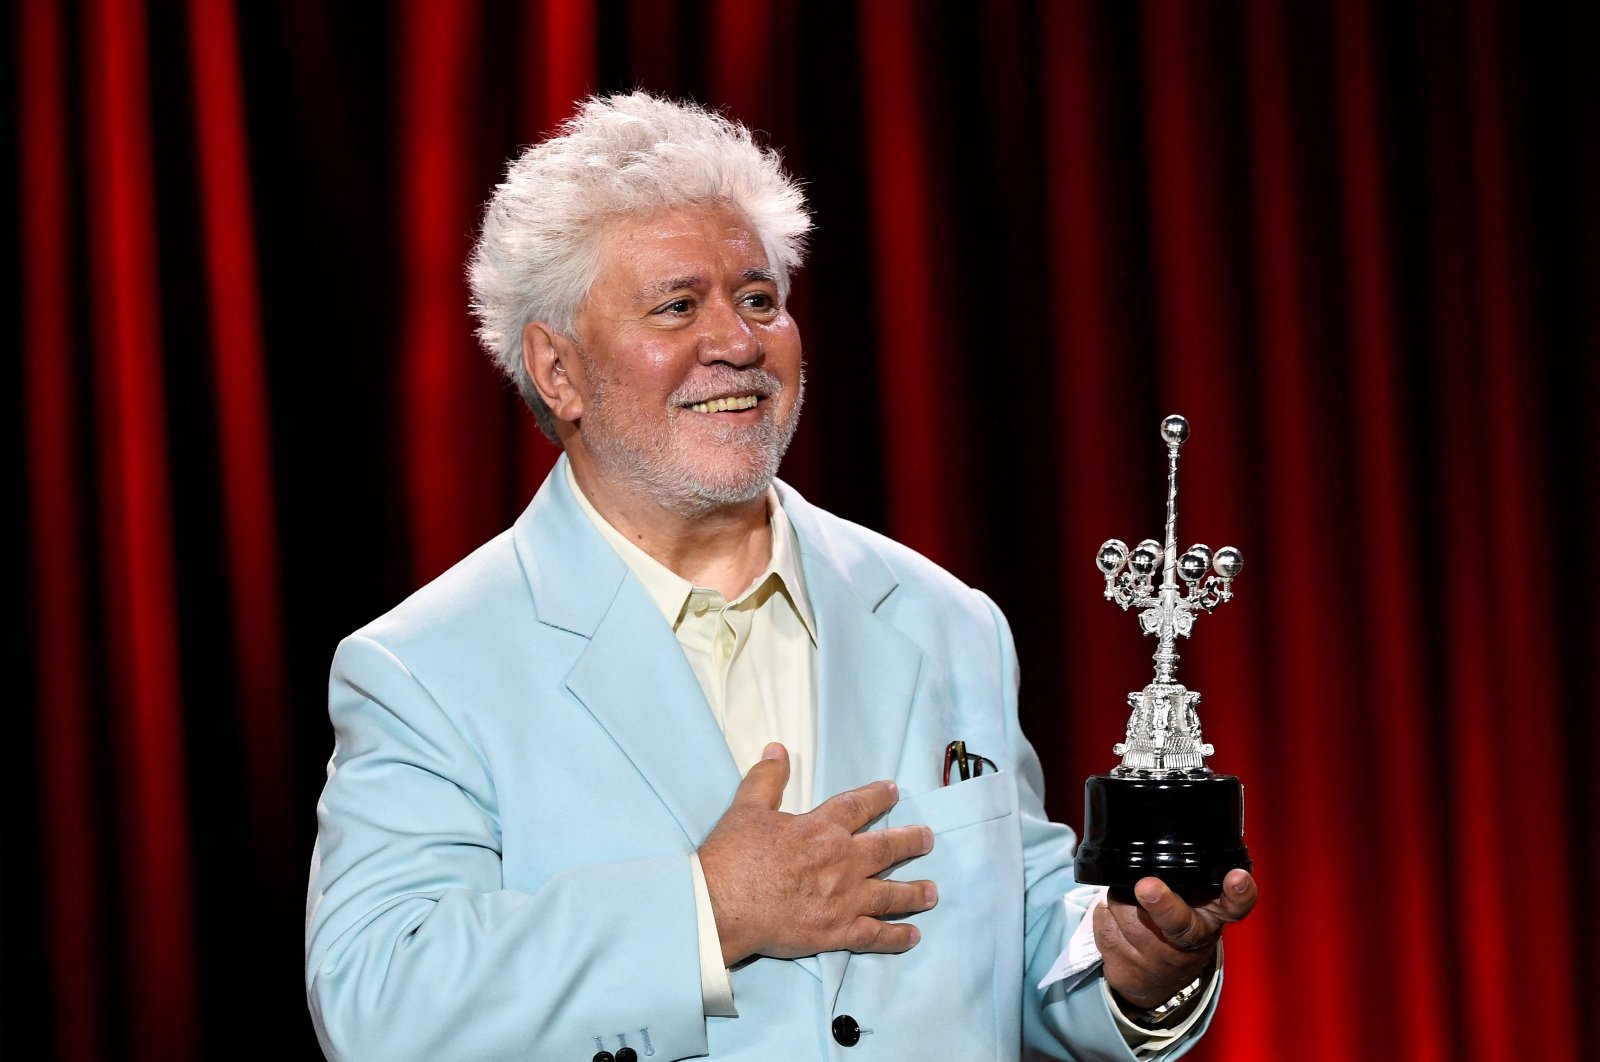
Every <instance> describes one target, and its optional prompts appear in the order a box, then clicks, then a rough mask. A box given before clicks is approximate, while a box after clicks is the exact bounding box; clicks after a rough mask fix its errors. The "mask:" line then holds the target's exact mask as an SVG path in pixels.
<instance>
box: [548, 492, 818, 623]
mask: <svg viewBox="0 0 1600 1062" xmlns="http://www.w3.org/2000/svg"><path fill="white" fill-rule="evenodd" d="M562 467H563V469H564V471H565V472H566V480H567V487H568V489H570V490H571V491H572V496H573V498H574V499H576V500H577V502H578V507H579V508H580V509H582V510H583V515H585V516H587V517H588V518H589V522H590V523H592V524H593V525H594V527H595V530H596V531H598V532H600V537H601V538H603V539H605V540H606V543H607V544H608V545H610V546H611V548H612V549H613V550H615V551H616V554H617V556H619V557H621V558H622V562H623V563H624V564H626V565H627V566H628V569H629V570H630V571H632V572H633V574H634V577H635V578H636V579H638V580H639V582H640V583H641V584H643V586H644V589H645V593H647V594H649V595H650V600H651V601H653V602H655V605H656V608H658V609H660V610H661V614H662V615H663V616H665V617H666V620H667V623H668V624H670V625H671V626H672V628H673V630H677V628H678V623H679V621H680V620H682V619H683V610H684V606H685V605H686V604H687V603H688V600H689V595H690V594H691V593H693V592H694V590H695V585H694V584H693V583H692V582H690V581H689V580H687V579H685V578H684V577H683V576H681V575H679V574H678V573H677V572H674V571H673V570H672V569H670V568H668V567H667V566H666V565H664V564H662V563H661V562H660V561H658V560H656V559H655V558H654V557H652V556H650V554H648V553H646V552H645V551H644V550H642V549H640V548H639V547H638V546H637V545H635V544H634V543H633V542H631V541H629V540H628V538H627V536H626V535H624V534H623V533H622V532H620V531H618V530H617V529H616V528H614V527H612V526H611V524H610V522H609V521H607V520H606V518H605V517H603V516H601V515H600V511H599V510H598V509H596V508H595V507H594V506H593V505H592V504H591V503H590V501H589V499H588V497H587V496H585V494H584V493H583V488H582V487H580V486H578V480H577V477H576V476H574V475H573V474H572V464H571V462H563V466H562ZM767 526H768V528H769V529H770V530H771V533H772V534H771V537H772V557H771V559H769V560H768V561H767V567H766V569H765V570H764V571H762V573H761V574H760V575H758V576H756V578H755V580H754V581H753V582H752V583H751V584H750V585H749V586H747V587H745V589H744V592H743V593H741V594H739V596H738V597H736V598H734V599H733V601H732V602H731V603H732V604H737V603H738V602H740V601H743V600H744V599H745V598H746V597H748V596H749V595H750V594H752V593H754V592H755V591H756V590H758V589H760V587H761V586H762V584H764V583H765V582H766V581H767V580H768V579H770V578H772V577H773V576H777V578H778V584H779V586H780V587H781V588H782V590H783V598H784V600H786V601H788V602H789V606H790V607H791V608H793V609H794V612H795V615H797V616H799V617H800V622H801V623H803V624H805V628H806V633H807V634H809V635H810V636H811V642H812V644H813V645H815V644H816V641H817V628H816V623H815V621H814V620H813V619H812V616H811V602H810V599H809V598H808V597H807V596H806V584H805V579H804V578H803V577H802V576H801V574H800V563H799V557H800V550H799V547H798V544H797V543H796V542H795V538H794V527H793V525H791V524H790V523H789V516H788V514H787V513H785V512H784V511H783V505H782V504H781V503H780V502H779V500H778V492H777V491H776V490H774V489H773V488H772V487H770V486H769V487H767Z"/></svg>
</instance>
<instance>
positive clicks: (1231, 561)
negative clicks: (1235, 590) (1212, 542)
mask: <svg viewBox="0 0 1600 1062" xmlns="http://www.w3.org/2000/svg"><path fill="white" fill-rule="evenodd" d="M1211 563H1212V565H1213V566H1214V567H1215V568H1216V569H1217V574H1218V575H1220V576H1222V577H1223V578H1224V579H1232V578H1233V577H1234V576H1236V575H1238V574H1239V573H1240V572H1241V571H1243V570H1244V556H1243V555H1242V554H1240V552H1239V551H1238V550H1236V549H1234V548H1233V547H1232V546H1224V547H1222V548H1221V549H1219V550H1217V555H1216V556H1215V557H1214V558H1212V561H1211Z"/></svg>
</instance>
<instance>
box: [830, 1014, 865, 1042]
mask: <svg viewBox="0 0 1600 1062" xmlns="http://www.w3.org/2000/svg"><path fill="white" fill-rule="evenodd" d="M833 1038H834V1039H835V1040H837V1041H838V1042H839V1046H840V1047H854V1046H855V1045H856V1044H858V1043H860V1042H861V1026H860V1025H857V1024H856V1020H855V1019H854V1018H852V1017H851V1016H850V1015H848V1014H841V1015H839V1016H838V1017H837V1018H835V1019H833Z"/></svg>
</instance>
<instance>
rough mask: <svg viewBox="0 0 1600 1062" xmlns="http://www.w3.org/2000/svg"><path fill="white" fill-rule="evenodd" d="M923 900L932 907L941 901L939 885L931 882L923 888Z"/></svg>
mask: <svg viewBox="0 0 1600 1062" xmlns="http://www.w3.org/2000/svg"><path fill="white" fill-rule="evenodd" d="M922 902H923V903H925V904H927V905H928V906H929V907H932V906H933V905H934V904H936V903H938V902H939V887H938V886H937V885H934V884H933V883H932V882H929V883H928V884H927V885H924V886H923V888H922Z"/></svg>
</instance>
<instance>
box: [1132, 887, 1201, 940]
mask: <svg viewBox="0 0 1600 1062" xmlns="http://www.w3.org/2000/svg"><path fill="white" fill-rule="evenodd" d="M1133 894H1134V896H1135V897H1137V898H1138V900H1139V906H1140V907H1142V908H1144V910H1145V911H1146V912H1147V913H1148V914H1149V915H1150V920H1151V921H1152V922H1154V923H1155V924H1156V928H1157V929H1159V930H1160V931H1161V935H1162V936H1163V937H1165V938H1166V941H1167V943H1168V944H1171V945H1172V946H1173V947H1175V948H1177V949H1178V950H1180V951H1200V950H1202V949H1203V948H1208V947H1210V946H1211V945H1212V943H1213V942H1215V941H1216V939H1217V927H1216V925H1215V924H1214V923H1212V922H1209V921H1207V920H1206V919H1205V918H1203V917H1202V916H1201V915H1200V914H1199V912H1197V911H1196V910H1195V909H1194V908H1193V907H1190V906H1189V905H1188V904H1187V903H1185V902H1184V901H1183V897H1181V896H1179V895H1178V894H1177V893H1175V892H1173V891H1172V890H1171V889H1169V888H1167V885H1166V883H1165V882H1163V881H1162V880H1161V879H1160V878H1141V879H1140V880H1139V883H1138V884H1137V885H1135V886H1134V887H1133Z"/></svg>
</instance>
